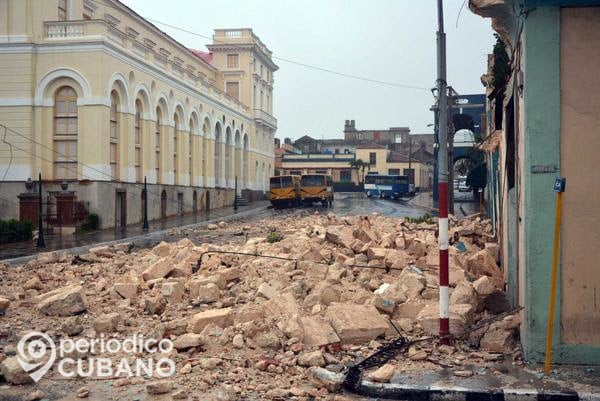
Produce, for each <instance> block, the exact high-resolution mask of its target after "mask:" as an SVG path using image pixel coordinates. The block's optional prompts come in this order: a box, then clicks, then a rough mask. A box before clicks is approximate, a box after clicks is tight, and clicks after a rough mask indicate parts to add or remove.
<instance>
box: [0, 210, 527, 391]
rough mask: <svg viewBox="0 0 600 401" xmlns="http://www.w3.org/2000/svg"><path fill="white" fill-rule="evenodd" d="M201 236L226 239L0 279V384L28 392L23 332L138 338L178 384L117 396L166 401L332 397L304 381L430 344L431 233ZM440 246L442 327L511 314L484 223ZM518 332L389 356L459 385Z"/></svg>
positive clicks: (111, 255)
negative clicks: (149, 344) (168, 343)
mask: <svg viewBox="0 0 600 401" xmlns="http://www.w3.org/2000/svg"><path fill="white" fill-rule="evenodd" d="M210 228H211V229H214V230H215V231H216V230H221V231H224V232H229V233H231V234H232V235H231V236H230V237H228V238H229V239H228V240H226V241H223V242H222V243H219V244H207V243H203V244H194V243H193V242H192V241H190V240H189V239H183V240H180V241H179V242H177V243H166V242H162V243H160V244H158V245H156V246H155V247H154V248H152V249H134V251H133V252H132V248H131V246H130V244H120V245H116V246H114V247H106V246H102V247H96V248H92V249H91V250H90V252H89V253H87V254H83V255H78V256H75V257H73V256H67V255H64V254H62V255H61V254H59V253H46V254H40V255H39V257H38V258H37V260H35V261H32V262H29V263H27V264H25V265H22V266H18V267H9V266H2V267H1V269H0V275H1V276H2V281H1V282H0V315H3V316H0V362H2V363H1V365H0V376H3V377H4V380H5V381H7V382H9V383H12V384H22V383H30V382H31V379H30V377H29V376H28V375H27V374H26V373H25V372H23V371H22V369H21V367H20V365H19V364H18V363H17V362H16V361H15V360H16V358H17V357H16V356H15V353H16V344H17V342H18V341H19V339H20V338H21V337H22V336H23V335H24V334H26V333H27V332H29V331H32V330H36V331H41V332H44V333H46V334H47V335H49V336H50V337H51V338H53V339H54V340H55V341H56V340H57V339H60V338H61V337H63V338H64V337H71V338H88V339H89V338H95V337H97V336H99V335H100V333H104V334H105V335H107V336H114V337H117V338H124V337H126V336H131V335H133V334H138V335H144V336H146V337H153V338H156V339H160V338H168V339H171V340H172V341H173V344H174V349H173V350H172V351H171V352H170V354H169V355H167V357H169V358H171V359H173V360H174V361H175V362H176V365H177V373H176V375H175V376H173V377H171V378H169V379H167V380H166V381H165V380H161V381H158V379H156V378H145V379H144V378H142V379H139V378H121V379H116V380H115V381H114V382H113V387H117V386H120V387H127V386H129V385H134V384H138V385H139V384H143V383H146V384H147V391H148V393H150V394H153V393H165V392H167V393H168V392H172V393H173V396H174V398H179V397H181V398H187V397H188V395H190V397H191V394H192V392H198V393H202V394H213V393H215V394H217V393H218V394H217V396H218V397H217V396H215V397H217V398H216V399H232V400H233V399H243V398H252V397H258V398H259V399H263V398H277V397H282V398H286V399H287V398H293V397H296V398H300V399H301V398H303V397H308V396H313V397H327V394H328V391H331V390H332V389H331V388H329V389H327V388H326V386H324V385H323V384H319V382H318V380H315V379H314V378H312V380H311V377H310V368H311V367H315V366H319V367H327V369H330V370H332V371H338V372H339V371H341V370H342V369H343V366H344V365H346V364H349V363H351V362H353V361H355V360H356V359H358V358H360V357H365V356H367V355H369V354H371V353H372V352H373V351H374V350H376V349H377V348H378V347H379V346H380V345H381V344H382V343H383V342H385V341H386V338H387V339H391V338H394V337H395V336H397V330H399V331H401V332H402V333H403V335H405V336H407V337H410V338H418V337H420V336H423V335H434V334H437V330H438V317H439V307H438V294H439V290H438V244H437V238H436V231H437V223H436V221H435V219H429V220H426V221H424V222H420V223H416V222H410V221H406V220H404V219H398V218H388V217H384V216H379V215H372V216H355V217H343V218H338V217H337V216H335V215H333V214H329V215H322V214H310V215H305V216H303V217H299V216H296V215H295V216H291V217H283V218H281V219H280V220H276V219H265V220H263V221H261V222H259V223H257V224H255V225H253V226H252V227H250V226H247V225H246V226H244V225H243V224H242V223H231V224H225V223H221V224H219V225H218V226H211V227H210ZM273 233H278V234H281V235H273ZM235 234H238V235H235ZM239 234H242V235H239ZM450 238H451V241H450V242H451V246H450V286H451V287H452V288H451V297H450V302H451V305H450V326H451V332H452V333H453V334H461V333H463V332H464V331H465V330H468V329H469V327H471V326H472V325H474V324H475V323H476V322H478V321H480V320H481V319H484V318H489V317H490V316H493V315H494V314H499V313H501V312H504V311H506V310H507V309H508V308H509V305H508V302H507V300H506V298H505V295H504V293H503V292H502V290H501V289H502V288H503V282H504V280H503V273H502V270H501V269H500V268H499V267H498V264H497V263H498V260H499V255H498V253H499V248H498V246H497V245H496V244H495V243H492V242H491V241H493V237H492V235H491V225H490V223H489V222H488V221H486V220H481V218H480V217H472V218H470V219H464V220H460V221H457V220H455V219H451V227H450ZM207 251H234V252H242V253H250V254H260V255H273V256H278V257H283V258H290V259H297V261H294V260H283V259H270V258H264V257H256V256H244V255H235V254H225V253H207V254H205V255H204V256H203V258H202V261H201V263H200V264H198V260H199V258H200V256H201V255H202V254H203V253H205V252H207ZM197 267H199V270H198V271H196V272H195V270H196V268H197ZM517 318H518V316H509V317H506V318H505V319H502V320H500V321H498V322H495V323H493V324H491V325H490V326H488V327H484V328H482V329H480V330H477V331H475V332H471V333H469V334H468V335H467V336H465V341H457V342H455V343H454V345H453V346H440V345H437V344H435V343H433V342H424V343H422V344H421V346H414V347H411V348H410V349H409V350H408V353H407V354H405V355H399V356H398V358H397V360H405V361H406V362H403V363H402V364H401V366H398V368H400V367H401V368H402V371H404V372H409V371H410V370H411V369H423V367H424V366H425V365H427V366H433V367H438V368H439V367H450V368H452V369H453V371H454V372H455V374H456V375H465V376H468V375H472V374H473V372H472V371H471V370H470V369H469V368H468V367H467V366H468V365H469V364H473V363H478V362H479V363H481V364H485V363H487V362H491V361H496V360H498V359H502V358H504V356H503V355H502V354H503V353H506V354H510V356H508V357H507V358H509V359H510V360H513V358H515V360H518V359H519V355H518V354H519V353H518V351H516V350H517V342H516V339H515V335H516V327H517V326H518V323H519V322H518V320H517ZM81 356H82V355H79V357H81ZM83 357H85V355H83ZM396 368H397V366H395V365H394V364H388V365H385V366H384V367H382V368H380V369H378V370H376V371H375V372H372V373H371V379H373V380H376V381H381V382H385V381H389V380H390V378H391V376H392V374H393V373H394V371H395V370H396ZM51 373H53V374H56V372H51ZM0 380H2V379H1V377H0ZM211 392H212V393H211ZM88 393H89V392H86V391H83V393H82V394H81V396H88ZM90 396H91V395H90ZM330 397H332V399H343V398H344V397H342V396H339V395H337V396H335V397H334V396H330Z"/></svg>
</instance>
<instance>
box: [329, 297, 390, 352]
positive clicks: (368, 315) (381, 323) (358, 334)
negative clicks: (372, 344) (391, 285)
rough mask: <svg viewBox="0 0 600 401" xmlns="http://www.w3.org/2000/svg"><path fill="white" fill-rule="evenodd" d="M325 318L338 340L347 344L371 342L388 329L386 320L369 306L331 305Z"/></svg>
mask: <svg viewBox="0 0 600 401" xmlns="http://www.w3.org/2000/svg"><path fill="white" fill-rule="evenodd" d="M326 317H327V319H328V320H329V322H330V323H331V325H332V326H333V329H334V330H335V332H336V333H337V335H338V337H339V338H340V340H341V341H343V342H347V343H356V342H364V341H369V340H373V339H375V338H377V337H379V336H381V335H383V334H384V333H385V332H386V330H387V328H388V322H387V319H386V318H385V317H383V316H382V315H381V314H379V312H377V309H376V308H375V307H374V306H369V305H332V306H330V307H329V308H328V309H327V312H326Z"/></svg>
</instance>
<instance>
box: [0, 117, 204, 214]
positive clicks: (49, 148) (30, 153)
mask: <svg viewBox="0 0 600 401" xmlns="http://www.w3.org/2000/svg"><path fill="white" fill-rule="evenodd" d="M0 127H3V128H4V129H5V130H7V131H10V132H12V133H14V134H15V135H18V136H20V137H21V138H24V139H26V140H28V141H30V142H32V143H35V144H37V145H40V146H41V147H43V148H45V149H48V150H50V151H51V152H53V153H55V154H57V155H59V156H61V157H64V158H66V159H67V160H69V161H71V162H74V163H77V164H79V165H81V166H84V167H87V168H89V169H91V170H94V171H97V172H99V173H101V174H103V175H105V176H107V177H109V178H110V179H111V180H113V181H117V182H119V183H122V184H129V185H134V186H135V187H137V188H141V189H143V188H144V187H143V185H142V184H140V183H133V182H125V181H121V180H119V179H117V178H116V177H113V176H112V175H110V174H108V173H105V172H104V171H102V170H99V169H96V168H94V167H92V166H89V165H87V164H85V163H83V162H81V161H79V160H77V159H74V158H72V157H70V156H67V155H65V154H64V153H61V152H59V151H57V150H55V149H53V148H51V147H49V146H46V145H44V144H43V143H40V142H38V141H35V140H33V139H31V138H29V137H27V136H26V135H23V134H21V133H20V132H18V131H16V130H14V129H12V128H9V127H7V126H6V125H4V124H1V123H0ZM4 142H6V143H7V144H9V145H10V146H11V148H12V147H14V148H16V149H17V150H20V151H22V152H24V153H26V154H29V155H31V156H33V157H35V158H38V159H40V160H44V161H46V162H48V163H53V162H54V160H48V159H46V158H44V157H42V156H39V155H37V154H35V153H32V152H30V151H28V150H26V149H23V148H20V147H19V146H16V145H14V144H10V143H9V142H8V141H4ZM63 168H64V169H65V170H68V171H71V172H74V173H75V174H76V176H83V177H85V178H88V179H91V180H92V181H97V182H99V183H102V184H105V185H110V186H111V187H113V188H115V189H118V187H117V186H116V185H115V184H113V183H112V182H110V181H101V180H97V179H95V178H94V177H91V176H89V175H86V174H83V173H79V171H77V169H72V168H69V167H63ZM7 171H8V170H7ZM0 185H1V183H0ZM147 193H148V194H152V195H154V196H155V197H156V198H161V194H159V193H158V192H153V191H150V190H148V191H147ZM133 194H134V195H136V196H139V197H140V198H141V197H142V195H141V194H140V193H136V192H133ZM6 201H8V202H10V201H9V200H7V199H6ZM13 203H14V202H13ZM154 203H155V204H158V202H154ZM184 205H185V206H190V207H192V209H193V205H190V204H189V203H185V202H184Z"/></svg>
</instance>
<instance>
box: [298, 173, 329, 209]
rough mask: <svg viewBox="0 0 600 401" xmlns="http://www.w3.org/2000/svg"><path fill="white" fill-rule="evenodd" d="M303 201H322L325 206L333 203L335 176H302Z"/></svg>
mask: <svg viewBox="0 0 600 401" xmlns="http://www.w3.org/2000/svg"><path fill="white" fill-rule="evenodd" d="M300 194H301V196H302V202H305V203H312V202H321V203H322V204H323V206H331V204H332V203H333V177H332V176H330V175H326V174H304V175H302V177H301V178H300Z"/></svg>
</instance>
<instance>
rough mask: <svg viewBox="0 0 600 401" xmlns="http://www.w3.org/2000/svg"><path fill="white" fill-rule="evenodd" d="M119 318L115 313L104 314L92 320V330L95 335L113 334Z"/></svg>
mask: <svg viewBox="0 0 600 401" xmlns="http://www.w3.org/2000/svg"><path fill="white" fill-rule="evenodd" d="M120 320H121V316H120V315H119V314H118V313H116V312H113V313H104V314H102V315H100V316H98V317H96V319H94V330H96V333H113V332H115V331H117V326H118V324H119V321H120Z"/></svg>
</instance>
